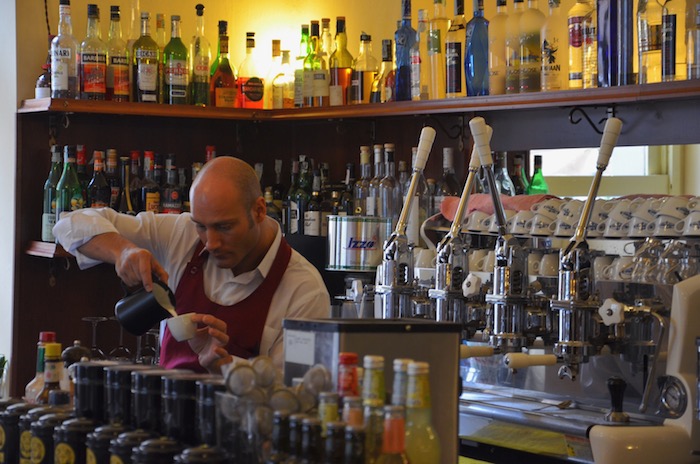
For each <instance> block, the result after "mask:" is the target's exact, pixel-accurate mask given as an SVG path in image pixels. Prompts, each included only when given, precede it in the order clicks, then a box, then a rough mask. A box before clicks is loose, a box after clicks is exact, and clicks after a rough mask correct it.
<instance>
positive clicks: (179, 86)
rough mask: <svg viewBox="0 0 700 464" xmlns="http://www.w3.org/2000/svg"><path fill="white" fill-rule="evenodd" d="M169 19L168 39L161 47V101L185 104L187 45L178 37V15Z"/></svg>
mask: <svg viewBox="0 0 700 464" xmlns="http://www.w3.org/2000/svg"><path fill="white" fill-rule="evenodd" d="M170 21H171V29H170V41H169V42H168V44H167V45H166V46H165V48H164V49H163V103H166V104H168V105H186V104H187V85H188V83H187V81H188V80H189V76H190V70H189V69H188V67H189V63H188V60H187V47H185V44H184V43H182V39H181V38H180V16H179V15H172V16H171V17H170Z"/></svg>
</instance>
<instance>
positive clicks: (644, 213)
mask: <svg viewBox="0 0 700 464" xmlns="http://www.w3.org/2000/svg"><path fill="white" fill-rule="evenodd" d="M663 203H664V199H663V198H647V199H645V200H644V201H642V202H641V203H640V204H639V206H638V207H637V208H636V209H635V210H634V212H633V213H632V218H639V219H642V220H644V221H645V222H651V221H653V220H654V218H655V217H656V215H657V214H658V212H659V208H660V207H661V205H662V204H663Z"/></svg>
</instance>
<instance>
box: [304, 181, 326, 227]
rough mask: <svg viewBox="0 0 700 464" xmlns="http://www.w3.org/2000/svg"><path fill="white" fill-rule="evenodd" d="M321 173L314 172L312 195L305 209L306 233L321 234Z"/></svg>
mask: <svg viewBox="0 0 700 464" xmlns="http://www.w3.org/2000/svg"><path fill="white" fill-rule="evenodd" d="M321 222H322V220H321V175H320V173H319V172H318V171H314V173H313V181H312V183H311V197H310V198H309V201H308V203H307V206H306V208H305V209H304V235H311V236H314V237H320V236H321Z"/></svg>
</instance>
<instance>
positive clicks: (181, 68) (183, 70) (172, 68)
mask: <svg viewBox="0 0 700 464" xmlns="http://www.w3.org/2000/svg"><path fill="white" fill-rule="evenodd" d="M188 74H189V73H188V72H187V62H186V61H185V60H168V61H167V62H166V63H165V84H166V85H172V86H177V87H181V88H178V89H177V92H178V96H183V97H184V96H185V95H186V93H185V90H186V88H187V78H188ZM174 91H175V90H171V92H174ZM180 91H182V95H179V92H180Z"/></svg>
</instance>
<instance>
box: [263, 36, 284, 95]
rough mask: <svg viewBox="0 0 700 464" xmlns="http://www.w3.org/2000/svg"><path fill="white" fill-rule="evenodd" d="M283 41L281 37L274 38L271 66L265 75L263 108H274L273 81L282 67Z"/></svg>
mask: <svg viewBox="0 0 700 464" xmlns="http://www.w3.org/2000/svg"><path fill="white" fill-rule="evenodd" d="M281 43H282V42H281V41H280V40H279V39H272V60H271V61H270V66H269V67H268V68H267V74H266V75H265V76H266V77H265V89H264V93H263V95H264V96H265V98H264V101H263V108H265V109H271V108H272V98H273V95H272V81H274V80H275V78H276V77H277V76H278V75H279V73H280V71H281V69H282V48H281Z"/></svg>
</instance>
